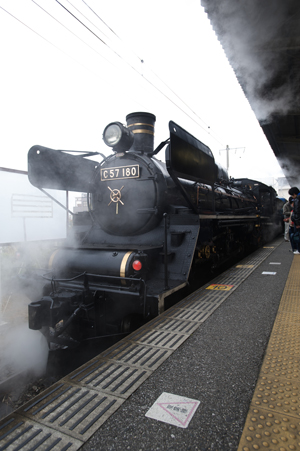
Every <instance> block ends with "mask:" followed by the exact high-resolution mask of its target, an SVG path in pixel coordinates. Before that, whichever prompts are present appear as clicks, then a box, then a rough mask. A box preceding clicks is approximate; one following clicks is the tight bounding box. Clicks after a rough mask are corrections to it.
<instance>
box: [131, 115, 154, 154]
mask: <svg viewBox="0 0 300 451" xmlns="http://www.w3.org/2000/svg"><path fill="white" fill-rule="evenodd" d="M155 120H156V117H155V116H154V114H151V113H131V114H128V115H127V116H126V122H127V127H128V128H129V130H130V131H132V132H133V133H134V143H133V146H132V147H131V149H130V150H133V151H136V152H145V153H152V152H153V150H154V124H155Z"/></svg>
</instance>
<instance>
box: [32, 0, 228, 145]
mask: <svg viewBox="0 0 300 451" xmlns="http://www.w3.org/2000/svg"><path fill="white" fill-rule="evenodd" d="M32 1H34V0H32ZM55 1H56V3H58V4H59V5H60V6H61V7H62V8H64V9H65V11H67V12H68V13H69V14H70V15H71V16H72V17H73V18H74V19H76V20H77V21H78V22H79V23H80V24H81V25H83V26H84V27H85V28H86V29H87V30H88V31H90V32H91V33H92V34H93V35H94V36H96V37H97V38H98V39H99V40H100V41H101V42H102V43H103V44H104V45H106V46H107V47H108V48H109V49H110V50H111V51H112V52H113V53H115V54H116V55H117V56H118V57H119V58H120V59H121V60H122V61H123V62H125V63H126V64H127V65H129V66H130V67H131V68H132V69H133V70H134V71H135V72H137V73H138V75H141V73H140V72H139V71H138V70H137V69H136V68H135V67H134V66H133V65H132V64H131V63H129V62H128V61H126V60H125V59H124V58H123V57H122V55H120V54H119V53H118V52H116V51H115V50H114V49H113V48H112V47H111V46H110V45H109V44H107V43H106V42H105V41H104V40H103V39H101V38H100V37H99V36H98V35H97V34H96V33H94V32H93V31H92V30H91V29H90V28H89V27H88V26H86V25H85V24H84V23H83V22H82V21H81V20H80V19H79V18H78V17H77V16H76V15H75V14H73V13H72V12H71V11H70V10H69V9H68V8H66V7H65V6H64V5H63V4H62V3H61V2H60V1H59V0H55ZM66 1H67V2H68V3H69V4H70V5H71V6H72V7H73V8H74V9H75V10H76V11H78V12H79V13H80V14H81V15H82V16H83V17H84V18H85V19H86V20H88V21H89V22H90V23H91V24H92V25H94V26H95V28H97V30H99V28H98V27H97V26H96V25H95V24H94V23H93V22H91V21H90V20H89V19H88V18H87V17H86V16H85V15H84V14H83V13H82V12H81V11H80V10H79V9H78V8H76V7H75V6H74V5H73V4H72V3H71V2H70V1H69V0H66ZM82 1H83V3H84V4H85V5H86V6H87V7H88V8H89V9H90V10H91V11H92V12H93V14H94V15H96V17H97V18H98V19H99V20H101V22H102V23H103V24H104V25H105V26H106V27H107V28H108V29H109V30H110V31H111V32H112V33H113V34H114V35H115V36H116V37H117V38H118V39H119V40H120V41H121V42H122V39H121V38H120V37H119V36H118V34H117V33H116V32H115V31H114V30H113V29H112V28H111V27H110V26H109V25H108V24H107V23H106V22H105V21H104V20H103V19H102V18H101V17H100V16H99V15H98V14H97V13H96V12H95V11H94V10H93V9H92V8H91V7H90V6H89V5H88V3H87V2H86V1H84V0H82ZM99 31H100V32H102V30H99ZM106 37H108V36H107V35H106ZM133 53H134V52H133ZM134 55H135V56H136V57H137V58H138V59H139V60H140V61H141V62H143V59H142V58H140V57H139V56H137V55H136V54H134ZM150 70H151V72H152V73H153V74H154V75H155V76H156V77H157V78H158V79H159V80H160V81H161V82H162V83H163V84H164V85H165V86H166V87H167V88H168V89H169V90H170V91H171V92H172V93H173V94H174V95H175V96H176V97H177V98H178V99H179V100H180V101H181V102H182V103H183V104H184V105H185V106H186V107H187V108H188V109H189V110H190V111H191V112H192V113H193V114H194V115H195V116H196V117H197V118H198V119H200V120H201V122H203V123H204V124H205V125H206V126H207V127H208V125H207V124H206V123H205V121H203V119H202V118H200V116H198V115H197V113H195V112H194V111H193V110H192V109H191V108H190V107H189V105H188V104H187V103H186V102H184V101H183V100H182V99H181V98H180V97H179V96H178V95H177V94H176V93H175V92H174V91H173V90H172V89H171V88H170V87H169V86H168V85H167V84H166V83H165V82H164V81H163V80H162V79H161V78H160V77H159V76H158V75H157V74H155V72H154V71H153V70H152V69H150ZM143 79H144V80H146V81H147V83H149V84H150V85H151V86H152V87H153V88H154V89H156V90H157V91H158V92H159V93H160V94H162V95H163V96H164V97H165V98H166V99H167V100H168V101H170V102H171V103H172V104H173V105H175V106H176V107H177V108H178V109H180V110H181V111H182V112H183V113H184V114H185V115H186V116H188V117H189V118H190V119H191V120H192V121H193V122H194V123H195V124H196V125H197V126H199V127H201V128H202V129H203V130H204V131H206V132H207V133H209V132H208V131H207V129H205V128H204V127H203V126H202V125H201V124H199V122H198V121H197V120H195V118H193V117H192V116H191V115H190V114H188V113H187V112H186V111H185V110H184V109H183V108H182V107H181V106H179V105H178V104H177V103H176V102H175V101H173V100H172V99H171V98H170V96H168V95H167V94H166V93H165V92H163V91H162V90H161V89H160V88H159V87H158V86H156V85H155V84H154V83H153V82H152V81H151V80H149V78H147V77H145V76H143ZM209 134H210V136H212V138H214V139H215V140H216V141H218V142H219V144H221V145H222V146H224V144H223V143H222V142H221V141H219V140H218V139H217V138H216V137H215V136H214V135H213V134H212V133H209Z"/></svg>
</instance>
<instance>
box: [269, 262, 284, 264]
mask: <svg viewBox="0 0 300 451" xmlns="http://www.w3.org/2000/svg"><path fill="white" fill-rule="evenodd" d="M269 265H281V263H279V262H270V263H269Z"/></svg>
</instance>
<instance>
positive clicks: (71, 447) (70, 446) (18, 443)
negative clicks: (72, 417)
mask: <svg viewBox="0 0 300 451" xmlns="http://www.w3.org/2000/svg"><path fill="white" fill-rule="evenodd" d="M0 434H1V435H0V449H1V450H5V449H8V450H11V449H13V450H14V451H19V450H20V451H33V450H36V449H38V450H49V451H50V450H51V451H52V450H53V451H66V450H68V451H75V450H77V449H79V448H80V447H81V446H82V445H83V441H79V440H76V439H75V438H73V437H70V436H69V435H65V434H62V433H61V432H59V431H57V430H54V429H52V428H47V427H46V426H45V425H42V424H39V423H36V422H35V421H31V420H29V419H28V418H25V417H22V416H21V415H15V414H13V415H10V416H8V417H6V418H5V419H4V420H3V421H2V422H1V426H0Z"/></svg>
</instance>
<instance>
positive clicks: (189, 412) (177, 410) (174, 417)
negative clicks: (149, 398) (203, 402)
mask: <svg viewBox="0 0 300 451" xmlns="http://www.w3.org/2000/svg"><path fill="white" fill-rule="evenodd" d="M199 404H200V401H196V400H195V399H190V398H184V397H183V396H178V395H173V394H172V393H166V392H164V393H162V394H161V395H160V397H159V398H158V399H157V400H156V401H155V403H154V404H153V406H152V407H150V409H149V410H148V412H147V413H146V417H148V418H152V419H153V420H158V421H162V422H164V423H168V424H172V425H174V426H178V427H180V428H187V427H188V425H189V422H190V421H191V419H192V418H193V415H194V413H195V412H196V410H197V408H198V406H199Z"/></svg>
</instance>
